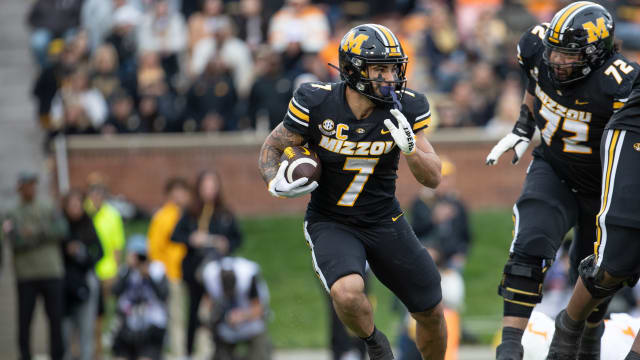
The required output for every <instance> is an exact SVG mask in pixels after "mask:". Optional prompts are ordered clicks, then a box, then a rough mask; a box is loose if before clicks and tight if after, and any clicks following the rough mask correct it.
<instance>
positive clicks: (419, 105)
mask: <svg viewBox="0 0 640 360" xmlns="http://www.w3.org/2000/svg"><path fill="white" fill-rule="evenodd" d="M403 91H404V93H403V95H402V112H403V113H404V114H413V115H421V114H423V113H425V112H427V111H429V101H427V97H426V96H424V94H422V93H419V92H417V91H415V90H411V89H405V90H403Z"/></svg>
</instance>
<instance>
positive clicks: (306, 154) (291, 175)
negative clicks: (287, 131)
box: [280, 146, 321, 185]
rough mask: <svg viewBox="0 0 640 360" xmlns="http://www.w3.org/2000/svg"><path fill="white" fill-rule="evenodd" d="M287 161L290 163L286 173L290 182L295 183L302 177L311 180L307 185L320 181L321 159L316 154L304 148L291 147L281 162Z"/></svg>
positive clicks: (285, 152)
mask: <svg viewBox="0 0 640 360" xmlns="http://www.w3.org/2000/svg"><path fill="white" fill-rule="evenodd" d="M285 160H287V161H289V165H287V168H286V169H285V172H284V177H285V179H287V181H288V182H290V183H291V182H294V181H296V180H298V179H300V178H302V177H306V178H308V179H309V180H308V181H307V183H306V184H310V183H312V182H314V181H318V180H320V173H321V167H320V158H318V154H316V153H315V152H313V151H311V150H309V149H308V148H306V147H304V146H289V147H287V148H286V149H284V152H283V153H282V157H280V162H282V161H285ZM306 184H305V185H306Z"/></svg>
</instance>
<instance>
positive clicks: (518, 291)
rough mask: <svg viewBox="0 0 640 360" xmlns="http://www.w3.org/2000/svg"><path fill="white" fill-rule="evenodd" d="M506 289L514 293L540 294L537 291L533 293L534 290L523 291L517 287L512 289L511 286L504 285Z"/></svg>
mask: <svg viewBox="0 0 640 360" xmlns="http://www.w3.org/2000/svg"><path fill="white" fill-rule="evenodd" d="M506 289H507V290H509V291H511V292H514V293H516V294H522V295H531V296H540V294H538V293H534V292H530V291H524V290H518V289H514V288H512V287H506Z"/></svg>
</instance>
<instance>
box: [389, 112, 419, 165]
mask: <svg viewBox="0 0 640 360" xmlns="http://www.w3.org/2000/svg"><path fill="white" fill-rule="evenodd" d="M390 111H391V115H393V117H395V118H396V120H398V127H396V126H395V125H393V123H392V122H391V120H389V119H386V120H385V121H384V126H386V127H387V129H389V133H391V137H393V140H394V141H395V142H396V145H398V147H399V148H400V150H402V152H403V153H404V154H405V155H411V154H413V153H414V152H415V151H416V135H415V134H414V133H413V130H411V124H409V121H408V120H407V118H406V117H404V115H402V113H401V112H400V110H398V109H391V110H390Z"/></svg>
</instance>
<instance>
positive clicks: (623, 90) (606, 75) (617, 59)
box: [597, 53, 640, 99]
mask: <svg viewBox="0 0 640 360" xmlns="http://www.w3.org/2000/svg"><path fill="white" fill-rule="evenodd" d="M597 71H598V73H599V74H598V75H600V79H601V80H600V88H601V89H602V90H603V91H604V92H605V93H608V94H611V96H613V97H614V99H624V98H627V97H628V95H629V93H631V88H632V87H633V83H634V81H635V80H636V78H637V77H638V74H639V73H640V65H638V63H636V62H635V61H631V60H629V59H627V58H626V57H625V56H624V55H622V54H620V53H616V54H614V55H613V56H611V58H610V59H609V60H607V62H606V63H605V64H604V65H603V66H602V67H601V68H600V69H598V70H597Z"/></svg>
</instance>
